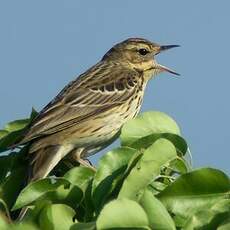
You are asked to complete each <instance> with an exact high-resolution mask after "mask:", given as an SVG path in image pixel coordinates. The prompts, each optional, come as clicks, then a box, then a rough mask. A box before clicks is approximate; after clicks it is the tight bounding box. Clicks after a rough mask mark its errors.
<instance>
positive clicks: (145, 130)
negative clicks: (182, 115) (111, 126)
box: [120, 111, 180, 146]
mask: <svg viewBox="0 0 230 230" xmlns="http://www.w3.org/2000/svg"><path fill="white" fill-rule="evenodd" d="M154 133H173V134H178V135H180V129H179V127H178V125H177V124H176V122H175V121H174V120H173V119H172V118H171V117H169V116H168V115H167V114H165V113H162V112H158V111H151V112H145V113H142V114H141V115H140V116H138V117H137V118H135V119H132V120H130V121H128V122H127V123H126V124H125V125H124V126H123V128H122V130H121V136H120V138H121V142H122V145H126V146H130V144H131V143H133V142H134V141H136V140H138V139H140V138H141V137H144V136H148V135H150V134H154Z"/></svg>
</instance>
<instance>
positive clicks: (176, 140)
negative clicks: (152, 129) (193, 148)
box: [130, 133, 188, 156]
mask: <svg viewBox="0 0 230 230" xmlns="http://www.w3.org/2000/svg"><path fill="white" fill-rule="evenodd" d="M160 138H165V139H167V140H169V141H171V142H172V143H173V144H174V146H175V148H176V149H177V152H178V155H179V156H184V155H185V154H186V152H187V149H188V146H187V143H186V141H185V140H184V139H183V138H182V137H181V136H179V135H176V134H173V133H155V134H150V135H148V136H145V137H142V138H140V139H138V140H136V141H135V142H133V143H131V144H130V147H131V148H134V149H143V148H144V149H146V148H148V147H149V146H150V145H152V144H153V143H154V142H155V141H156V140H158V139H160Z"/></svg>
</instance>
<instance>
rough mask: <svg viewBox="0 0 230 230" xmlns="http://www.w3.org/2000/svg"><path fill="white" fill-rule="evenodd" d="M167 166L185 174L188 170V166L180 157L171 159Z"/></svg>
mask: <svg viewBox="0 0 230 230" xmlns="http://www.w3.org/2000/svg"><path fill="white" fill-rule="evenodd" d="M169 167H170V168H171V169H172V170H174V171H175V172H178V173H180V174H185V173H187V172H189V171H190V167H189V166H188V164H187V162H186V160H185V159H183V158H182V157H177V158H176V159H175V160H173V161H171V162H170V164H169Z"/></svg>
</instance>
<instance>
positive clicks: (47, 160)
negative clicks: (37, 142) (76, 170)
mask: <svg viewBox="0 0 230 230" xmlns="http://www.w3.org/2000/svg"><path fill="white" fill-rule="evenodd" d="M68 152H69V151H68V149H65V148H63V146H59V145H57V146H48V147H46V148H43V149H39V150H37V151H36V152H33V153H29V162H30V163H29V167H28V171H27V178H26V180H25V181H26V183H25V185H24V187H25V186H26V185H28V184H29V183H31V182H33V181H36V180H39V179H42V178H45V177H46V176H47V175H48V174H49V173H50V172H51V170H52V169H53V168H54V167H55V166H56V165H57V163H58V162H59V161H60V160H61V159H62V158H63V157H64V156H65V155H66V154H67V153H68ZM27 211H28V207H24V208H22V209H21V211H20V213H19V215H18V217H17V220H18V221H20V220H22V219H23V218H24V216H25V214H26V213H27Z"/></svg>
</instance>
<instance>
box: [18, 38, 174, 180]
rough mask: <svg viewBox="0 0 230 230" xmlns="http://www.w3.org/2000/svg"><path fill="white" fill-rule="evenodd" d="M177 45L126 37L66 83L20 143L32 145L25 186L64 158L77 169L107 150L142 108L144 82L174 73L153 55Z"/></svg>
mask: <svg viewBox="0 0 230 230" xmlns="http://www.w3.org/2000/svg"><path fill="white" fill-rule="evenodd" d="M174 47H177V45H167V46H161V45H158V44H156V43H153V42H150V41H148V40H146V39H142V38H130V39H127V40H125V41H123V42H121V43H118V44H116V45H115V46H113V47H112V48H111V49H110V50H109V51H108V52H107V53H106V54H105V55H104V56H103V58H102V59H101V60H100V61H99V62H98V63H97V64H96V65H94V66H92V67H91V68H89V69H88V70H87V71H86V72H85V73H83V74H81V75H80V76H79V77H78V78H76V79H75V80H73V81H72V82H70V83H69V84H68V85H67V86H66V87H65V88H64V89H63V90H62V91H61V92H60V93H59V94H58V95H57V96H56V97H55V98H54V99H53V100H52V101H51V102H50V103H49V104H48V105H47V106H46V107H45V108H44V109H42V111H41V112H40V113H39V114H38V116H37V117H36V118H35V119H34V120H33V122H32V124H31V125H30V127H29V128H28V130H27V131H26V133H25V136H24V138H23V140H22V141H21V142H20V143H19V144H26V143H28V142H29V143H30V145H29V153H28V158H29V161H30V170H29V175H28V182H29V181H34V180H37V179H40V178H44V177H46V176H47V175H48V174H49V173H50V171H51V170H52V169H53V168H54V167H55V165H57V163H58V162H59V161H60V160H61V159H62V158H64V157H66V156H67V155H68V156H70V157H71V158H72V159H74V160H76V161H78V162H79V163H80V164H82V165H84V166H87V167H91V168H92V166H91V165H90V164H89V163H88V162H87V161H86V160H85V159H86V158H87V157H88V156H90V155H92V154H95V153H96V152H98V151H99V150H101V149H102V148H104V147H106V146H107V145H108V144H109V143H110V142H111V140H113V139H114V137H115V136H116V135H117V133H118V132H119V130H120V129H121V127H122V125H123V124H124V123H125V122H126V121H127V120H129V119H132V118H134V117H135V116H136V115H137V114H138V112H139V110H140V107H141V104H142V99H143V95H144V91H145V88H146V84H147V82H148V81H149V80H150V79H151V78H152V77H153V76H155V75H156V74H158V73H160V72H163V71H167V72H170V73H172V74H177V73H175V72H174V71H172V70H170V69H168V68H166V67H165V66H162V65H160V64H158V63H157V62H156V60H155V59H154V58H155V56H156V55H157V54H158V53H160V52H161V51H165V50H168V49H171V48H174Z"/></svg>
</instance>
